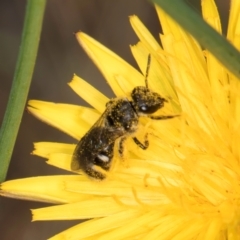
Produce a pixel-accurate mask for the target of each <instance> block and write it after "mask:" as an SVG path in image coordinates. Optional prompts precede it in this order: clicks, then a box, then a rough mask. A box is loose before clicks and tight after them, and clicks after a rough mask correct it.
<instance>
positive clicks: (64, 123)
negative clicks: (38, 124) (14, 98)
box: [1, 0, 240, 240]
mask: <svg viewBox="0 0 240 240" xmlns="http://www.w3.org/2000/svg"><path fill="white" fill-rule="evenodd" d="M156 9H157V13H158V16H159V18H160V19H161V25H162V27H163V31H164V34H161V35H160V39H161V43H162V46H163V48H161V46H160V45H159V44H158V43H157V41H156V40H155V39H154V38H153V37H152V36H151V34H150V33H149V32H148V30H147V29H146V28H145V27H144V25H143V24H142V23H141V22H140V20H139V19H138V18H137V17H136V16H132V17H131V18H130V22H131V25H132V27H133V29H134V31H135V32H136V34H137V35H138V37H139V39H140V42H139V43H138V44H137V45H136V46H131V51H132V53H133V55H134V57H135V59H136V61H137V63H138V65H139V68H140V69H141V71H142V74H141V73H139V72H138V71H137V70H135V69H134V68H133V67H131V66H130V65H129V64H128V63H126V62H125V61H124V60H122V59H121V58H119V57H118V56H117V55H116V54H114V53H113V52H111V51H110V50H108V49H106V48H105V47H104V46H102V45H101V44H100V43H98V42H96V41H95V40H93V39H92V38H90V37H89V36H87V35H86V34H84V33H77V39H78V41H79V42H80V44H81V45H82V47H83V48H84V49H85V51H86V52H87V53H88V55H89V56H90V57H91V58H92V60H93V61H94V62H95V64H96V65H97V66H98V67H99V69H100V70H101V72H102V74H103V75H104V76H105V78H106V79H107V80H108V82H109V84H110V85H111V87H112V89H113V91H114V92H115V94H116V95H117V96H125V95H126V94H129V93H130V92H131V90H132V89H133V88H134V87H135V86H141V85H144V75H145V71H146V63H147V56H148V54H149V53H150V54H151V56H152V61H151V66H150V71H149V76H148V81H149V85H150V88H151V89H153V90H155V91H157V92H159V93H160V94H161V95H162V96H163V97H164V98H166V99H168V103H167V104H166V105H165V107H164V108H163V109H161V110H160V111H159V113H162V114H179V113H180V114H181V116H180V117H179V118H174V119H171V120H166V121H153V120H148V119H141V126H142V127H140V130H139V132H138V137H139V138H141V137H143V136H144V134H145V132H149V133H150V134H149V141H150V146H149V149H147V150H146V151H144V150H141V149H139V148H138V147H137V146H135V144H133V142H132V140H131V139H129V140H127V142H126V146H127V149H128V151H127V152H128V156H127V157H126V159H125V161H124V163H123V162H122V161H121V160H119V159H118V158H117V157H116V159H115V161H114V162H115V166H114V168H113V170H112V171H111V172H110V174H109V176H108V178H107V179H106V180H105V181H102V182H96V181H92V180H89V178H88V177H87V176H85V175H81V174H80V175H73V174H70V175H67V176H66V175H64V176H48V177H34V178H27V179H19V180H13V181H8V182H5V183H3V184H2V185H1V195H3V196H9V197H16V198H23V199H32V200H38V201H46V202H50V203H57V204H59V205H56V206H51V207H47V208H42V209H36V210H33V211H32V212H33V221H37V220H68V219H90V220H87V221H85V222H84V223H80V224H79V225H76V226H74V227H72V228H70V229H68V230H66V231H64V232H62V233H59V234H58V235H56V236H54V237H52V238H51V239H54V240H55V239H71V240H74V239H76V240H79V239H151V240H152V239H163V240H164V239H166V240H167V239H174V240H182V239H201V240H202V239H206V240H209V239H219V240H220V239H221V240H223V239H228V240H229V239H231V240H234V239H240V237H239V226H240V225H239V224H240V207H239V206H240V164H239V161H240V148H239V146H238V143H239V142H240V127H239V126H240V114H239V112H240V95H239V92H240V86H239V79H236V78H235V77H234V76H232V75H231V74H230V73H229V72H228V71H227V70H226V69H225V68H224V67H223V66H222V65H221V64H220V63H219V62H218V61H217V60H216V59H215V58H214V57H213V56H212V55H211V54H210V53H209V52H208V51H202V49H201V48H200V46H199V45H198V43H197V42H196V41H195V40H194V39H193V38H192V37H191V36H190V35H189V34H188V33H186V32H185V31H184V30H183V29H182V28H180V27H179V26H178V25H177V24H176V23H174V22H173V21H172V20H171V19H170V18H169V17H168V16H166V15H165V14H164V13H163V12H162V11H161V10H160V9H159V8H157V7H156ZM239 9H240V1H238V0H232V2H231V11H230V20H229V28H228V33H227V37H228V39H229V41H231V42H232V43H233V44H234V45H235V46H236V47H237V48H240V38H239V33H238V28H239V27H238V26H239V24H240V19H239ZM202 11H203V16H204V18H205V20H206V21H207V22H208V23H209V24H211V25H212V26H213V27H214V28H215V29H216V30H217V31H219V32H221V24H220V19H219V16H218V12H217V9H216V6H215V4H214V2H213V0H203V1H202ZM69 85H70V87H71V88H72V89H73V90H74V91H75V92H76V93H77V94H78V95H79V96H81V97H82V98H83V99H84V100H86V101H87V102H88V103H90V104H91V105H92V107H93V108H94V109H92V108H86V107H80V106H73V105H68V104H54V103H49V102H42V101H30V102H29V111H30V112H31V113H33V114H34V115H35V116H36V117H38V118H39V119H41V120H43V121H46V122H47V123H48V124H51V125H52V126H54V127H57V128H59V129H60V130H62V131H64V132H66V133H67V134H69V135H70V136H72V137H74V138H75V139H77V140H79V139H80V138H81V137H82V136H83V135H84V134H85V133H86V132H87V131H88V130H89V128H90V127H91V126H92V125H93V124H94V122H95V121H96V120H97V119H98V118H99V117H100V115H101V113H102V112H103V111H104V109H105V104H106V102H107V101H108V99H107V98H106V97H105V96H104V95H102V94H101V93H100V92H98V91H97V90H96V89H94V88H93V87H92V86H90V85H89V84H88V83H86V82H85V81H84V80H83V79H81V78H79V77H77V76H74V77H73V80H72V81H71V82H70V83H69ZM83 89H84V90H83ZM147 126H148V127H147ZM74 148H75V145H74V144H64V143H49V142H40V143H36V144H35V150H34V152H33V153H34V154H36V155H38V156H42V157H44V158H47V159H48V161H47V163H48V164H51V165H54V166H56V167H60V168H62V169H65V170H68V171H71V170H70V162H71V158H72V153H73V150H74ZM116 155H117V154H116Z"/></svg>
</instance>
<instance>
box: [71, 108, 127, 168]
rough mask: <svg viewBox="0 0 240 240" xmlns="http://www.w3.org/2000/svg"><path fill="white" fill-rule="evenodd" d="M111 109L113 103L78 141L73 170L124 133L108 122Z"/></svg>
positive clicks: (73, 158)
mask: <svg viewBox="0 0 240 240" xmlns="http://www.w3.org/2000/svg"><path fill="white" fill-rule="evenodd" d="M111 109H112V104H111V103H109V104H107V107H106V110H105V111H104V112H103V114H102V115H101V116H100V118H99V119H98V120H97V121H96V123H95V124H94V125H93V126H92V127H91V128H90V130H89V131H88V132H87V133H86V134H85V135H84V136H83V137H82V138H81V139H80V141H79V142H78V144H77V146H76V148H75V150H74V153H73V157H72V162H71V169H72V170H78V169H79V168H80V165H81V163H83V162H87V161H91V160H92V159H94V157H96V156H97V155H98V154H99V153H100V152H101V151H102V150H103V149H105V148H106V147H108V146H109V145H110V144H112V143H114V142H115V141H116V139H117V138H119V137H121V136H122V135H123V131H122V129H119V128H117V127H111V126H108V124H107V115H108V113H109V112H110V111H111ZM92 161H93V160H92Z"/></svg>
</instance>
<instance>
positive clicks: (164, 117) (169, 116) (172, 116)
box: [149, 115, 179, 120]
mask: <svg viewBox="0 0 240 240" xmlns="http://www.w3.org/2000/svg"><path fill="white" fill-rule="evenodd" d="M175 117H179V115H167V116H163V115H159V116H149V118H151V119H153V120H165V119H169V118H175Z"/></svg>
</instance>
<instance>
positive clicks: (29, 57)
mask: <svg viewBox="0 0 240 240" xmlns="http://www.w3.org/2000/svg"><path fill="white" fill-rule="evenodd" d="M45 5H46V0H28V1H27V8H26V15H25V19H24V27H23V33H22V40H21V46H20V51H19V55H18V60H17V65H16V69H15V73H14V79H13V84H12V88H11V92H10V96H9V100H8V104H7V109H6V113H5V115H4V119H3V123H2V127H1V129H0V182H2V181H4V180H5V178H6V174H7V170H8V166H9V163H10V159H11V156H12V151H13V147H14V144H15V141H16V137H17V133H18V129H19V126H20V123H21V119H22V115H23V110H24V108H25V104H26V100H27V95H28V91H29V87H30V83H31V79H32V74H33V69H34V65H35V60H36V56H37V50H38V45H39V39H40V33H41V29H42V21H43V15H44V10H45Z"/></svg>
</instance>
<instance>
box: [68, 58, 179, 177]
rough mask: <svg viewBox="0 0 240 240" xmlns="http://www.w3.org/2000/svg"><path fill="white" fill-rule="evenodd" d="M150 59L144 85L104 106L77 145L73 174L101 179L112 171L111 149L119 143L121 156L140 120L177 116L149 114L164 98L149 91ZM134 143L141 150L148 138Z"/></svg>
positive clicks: (134, 138) (112, 150)
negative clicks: (117, 141) (79, 172)
mask: <svg viewBox="0 0 240 240" xmlns="http://www.w3.org/2000/svg"><path fill="white" fill-rule="evenodd" d="M150 61H151V56H150V55H149V57H148V64H147V70H146V75H145V86H137V87H135V88H134V89H133V90H132V92H131V98H130V99H128V98H127V97H123V98H114V99H111V100H110V101H109V102H108V103H107V104H106V110H105V111H104V113H103V114H102V115H101V117H100V118H99V119H98V121H97V122H96V123H95V124H94V125H93V126H92V128H91V129H90V130H89V131H88V132H87V133H86V134H85V136H83V137H82V138H81V139H80V141H79V143H78V144H77V146H76V148H75V150H74V153H73V158H72V162H71V169H72V170H73V171H77V170H82V171H83V172H84V173H85V174H87V175H88V176H89V177H90V178H93V179H96V180H103V179H105V178H106V176H107V172H108V171H109V170H110V168H111V164H112V160H113V157H114V146H115V143H116V140H119V144H118V146H116V147H117V148H118V152H119V154H120V156H122V155H123V151H124V141H125V139H126V138H127V137H128V136H131V135H134V133H136V131H137V129H138V123H139V117H141V116H143V117H149V118H151V119H155V120H164V119H170V118H174V117H176V116H178V115H159V116H155V115H152V114H153V113H155V112H157V111H158V110H159V109H160V108H162V107H163V106H164V102H167V100H166V99H164V98H163V97H161V96H160V94H159V93H157V92H153V91H151V90H150V89H149V88H148V81H147V77H148V72H149V67H150ZM133 140H134V142H135V143H136V144H137V145H138V146H139V147H140V148H142V149H144V150H145V149H147V148H148V146H149V142H148V139H147V135H146V136H145V139H144V142H143V143H142V142H141V141H139V140H138V139H137V137H135V136H134V137H133Z"/></svg>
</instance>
